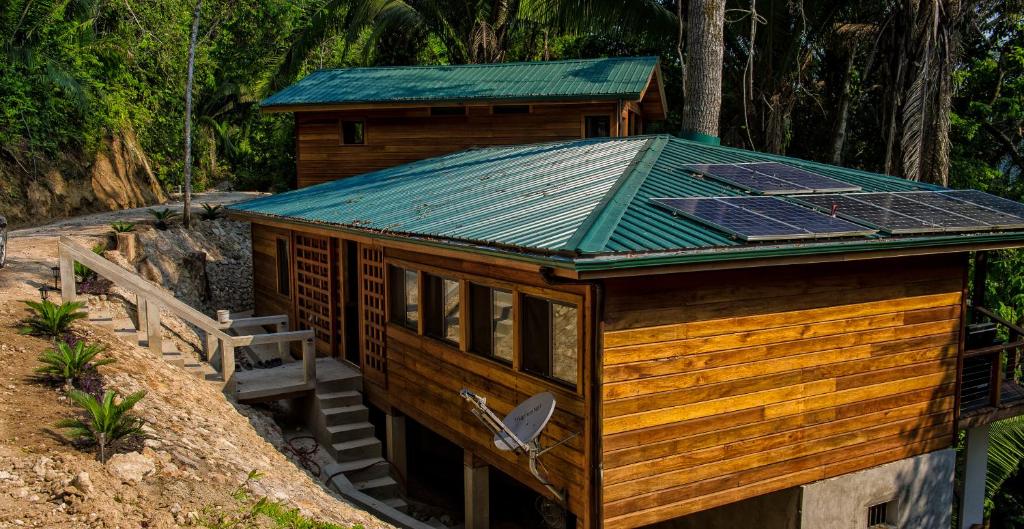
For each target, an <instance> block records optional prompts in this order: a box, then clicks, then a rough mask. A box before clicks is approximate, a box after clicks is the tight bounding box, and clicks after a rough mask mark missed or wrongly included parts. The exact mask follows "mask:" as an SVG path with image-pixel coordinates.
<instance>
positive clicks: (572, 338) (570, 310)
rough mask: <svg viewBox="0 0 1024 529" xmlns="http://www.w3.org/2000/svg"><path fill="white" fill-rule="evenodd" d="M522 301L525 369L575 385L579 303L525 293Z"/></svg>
mask: <svg viewBox="0 0 1024 529" xmlns="http://www.w3.org/2000/svg"><path fill="white" fill-rule="evenodd" d="M522 303H523V304H522V311H521V312H522V322H521V323H520V326H519V330H520V340H521V342H522V348H523V370H524V371H529V372H531V373H536V374H538V375H541V376H545V377H550V378H554V379H556V380H559V381H561V382H565V383H567V384H571V385H573V386H575V385H576V372H577V357H578V349H579V348H578V341H579V340H578V336H577V330H578V329H577V317H576V313H577V311H576V307H575V306H573V305H566V304H564V303H558V302H556V301H549V300H546V299H541V298H536V297H533V296H523V298H522Z"/></svg>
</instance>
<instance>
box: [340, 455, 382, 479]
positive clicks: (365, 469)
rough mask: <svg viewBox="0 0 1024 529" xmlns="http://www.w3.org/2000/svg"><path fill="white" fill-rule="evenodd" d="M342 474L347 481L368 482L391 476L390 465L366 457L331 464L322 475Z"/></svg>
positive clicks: (379, 459) (378, 458) (380, 460)
mask: <svg viewBox="0 0 1024 529" xmlns="http://www.w3.org/2000/svg"><path fill="white" fill-rule="evenodd" d="M339 472H340V473H342V474H344V475H345V477H346V478H348V480H349V481H352V482H355V481H368V480H371V479H376V478H382V477H384V476H390V475H391V465H390V464H388V462H387V461H385V460H384V458H382V457H368V458H366V459H353V460H352V461H342V462H341V463H332V464H330V465H327V467H326V468H325V469H324V474H325V475H327V476H333V475H335V474H337V473H339Z"/></svg>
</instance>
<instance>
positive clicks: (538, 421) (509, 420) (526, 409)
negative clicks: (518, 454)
mask: <svg viewBox="0 0 1024 529" xmlns="http://www.w3.org/2000/svg"><path fill="white" fill-rule="evenodd" d="M554 413H555V396H554V395H552V394H551V393H548V392H547V391H545V392H543V393H538V394H536V395H534V396H532V397H530V398H528V399H526V400H524V401H523V402H521V403H520V404H519V405H518V406H516V407H515V409H514V410H512V411H511V412H509V414H508V415H506V416H505V418H504V419H502V421H501V422H502V423H504V425H505V426H506V427H507V428H508V430H510V431H511V433H512V435H514V436H515V438H516V439H518V441H519V442H518V443H517V442H516V441H515V440H513V439H511V438H509V435H508V433H506V432H504V431H499V432H497V433H495V434H494V446H496V447H498V449H499V450H504V451H506V452H508V451H514V450H516V448H518V447H519V446H521V445H523V444H527V445H528V444H530V443H532V442H533V441H534V440H536V439H537V437H539V436H540V433H541V432H542V431H544V427H545V426H547V425H548V421H550V420H551V416H552V415H553V414H554Z"/></svg>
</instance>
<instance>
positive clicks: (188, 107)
mask: <svg viewBox="0 0 1024 529" xmlns="http://www.w3.org/2000/svg"><path fill="white" fill-rule="evenodd" d="M202 7H203V0H197V1H196V10H195V12H193V13H192V34H191V36H190V37H189V41H188V75H187V76H186V80H185V167H184V180H185V182H184V184H185V192H184V196H183V199H184V203H185V205H184V211H182V213H181V223H182V224H183V225H184V226H185V227H186V228H188V227H189V224H190V223H191V222H192V78H193V73H194V72H195V67H196V41H197V40H198V38H199V11H200V10H201V9H202Z"/></svg>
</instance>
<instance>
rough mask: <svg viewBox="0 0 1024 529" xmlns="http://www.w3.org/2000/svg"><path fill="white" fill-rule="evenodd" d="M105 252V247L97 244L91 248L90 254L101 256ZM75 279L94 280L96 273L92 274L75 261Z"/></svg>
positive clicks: (88, 269) (92, 272) (86, 267)
mask: <svg viewBox="0 0 1024 529" xmlns="http://www.w3.org/2000/svg"><path fill="white" fill-rule="evenodd" d="M105 251H107V245H106V244H104V243H102V242H101V243H97V244H96V245H94V246H93V247H92V253H94V254H96V255H103V252H105ZM75 277H76V278H77V279H78V281H83V282H84V281H90V280H92V279H95V278H96V272H94V271H93V270H92V269H91V268H89V267H88V266H85V265H84V264H82V263H79V262H78V261H75Z"/></svg>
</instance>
